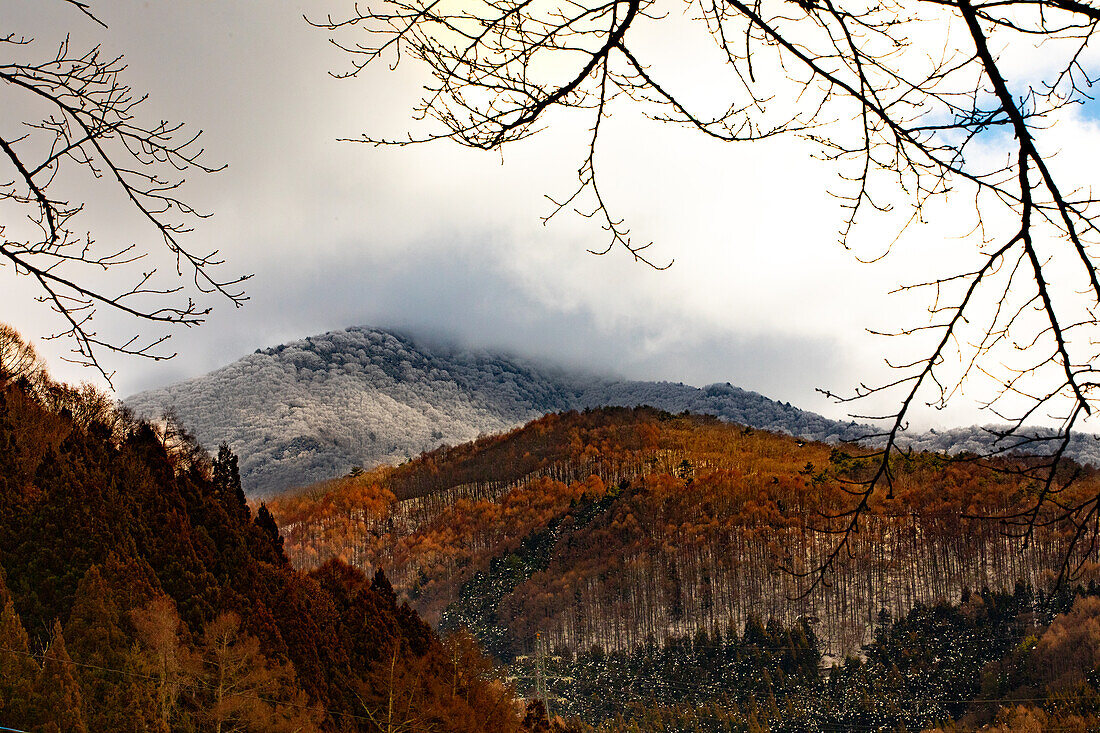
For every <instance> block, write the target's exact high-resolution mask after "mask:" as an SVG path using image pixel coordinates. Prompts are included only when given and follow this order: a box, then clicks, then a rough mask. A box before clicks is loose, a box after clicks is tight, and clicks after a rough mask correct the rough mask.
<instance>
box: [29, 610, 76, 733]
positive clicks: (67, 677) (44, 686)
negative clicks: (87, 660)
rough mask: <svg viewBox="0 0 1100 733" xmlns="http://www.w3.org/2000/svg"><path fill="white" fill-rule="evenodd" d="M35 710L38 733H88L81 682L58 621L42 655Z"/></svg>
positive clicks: (32, 714)
mask: <svg viewBox="0 0 1100 733" xmlns="http://www.w3.org/2000/svg"><path fill="white" fill-rule="evenodd" d="M32 708H33V710H32V712H31V717H32V718H34V719H35V720H36V721H37V724H36V725H35V726H34V729H33V730H34V731H35V733H87V732H88V726H87V724H86V722H85V719H84V702H83V698H82V696H81V694H80V682H79V681H78V680H77V675H76V672H75V665H74V664H73V660H72V658H71V657H70V656H69V651H68V649H66V648H65V637H64V635H63V633H62V631H61V623H60V622H58V621H54V624H53V629H52V631H51V634H50V644H49V646H48V647H46V652H45V653H44V654H43V659H42V669H41V670H40V671H39V674H38V679H37V680H36V681H35V696H34V703H33V705H32Z"/></svg>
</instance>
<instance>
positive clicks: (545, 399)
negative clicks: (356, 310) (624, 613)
mask: <svg viewBox="0 0 1100 733" xmlns="http://www.w3.org/2000/svg"><path fill="white" fill-rule="evenodd" d="M125 404H126V405H127V406H129V407H130V408H131V409H133V410H134V412H135V413H137V414H138V415H140V416H144V417H147V418H150V419H158V418H160V417H161V416H162V415H164V414H165V412H166V411H168V410H171V411H172V412H173V413H174V414H175V415H176V416H177V417H178V419H179V420H180V422H181V423H182V424H183V425H184V426H185V427H186V428H187V429H188V430H191V431H193V432H194V434H195V435H196V437H197V438H198V440H199V441H200V442H201V443H203V444H204V445H207V446H215V445H219V444H220V443H222V442H227V443H228V444H229V446H230V447H231V448H232V449H233V450H234V451H235V452H236V453H237V454H238V455H240V457H241V476H242V480H243V482H244V486H245V490H246V491H247V492H248V493H249V495H252V496H266V495H271V494H275V493H278V492H280V491H282V490H284V489H287V488H289V487H292V486H300V485H306V484H310V483H312V482H314V481H318V480H320V479H324V478H330V477H333V476H339V475H343V474H345V473H347V472H348V471H349V470H351V469H352V468H354V467H356V466H361V467H368V468H369V467H371V466H374V465H377V464H380V463H400V462H402V461H405V460H408V459H409V458H411V457H413V456H416V455H418V454H420V453H421V452H423V451H425V450H431V449H433V448H437V447H438V446H440V445H441V444H446V445H457V444H459V443H464V442H466V441H469V440H473V439H475V438H476V437H478V436H479V435H484V434H491V433H497V432H500V431H503V430H508V429H510V428H514V427H516V426H519V425H522V424H524V423H525V422H527V421H529V420H532V419H534V418H536V417H539V416H540V415H544V414H546V413H548V412H559V411H563V410H579V409H585V408H591V407H603V406H622V407H633V406H636V405H649V406H651V407H656V408H658V409H661V410H665V411H668V412H672V413H680V412H692V413H695V414H707V415H715V416H717V417H719V418H720V419H722V420H724V421H727V422H731V423H737V424H740V425H747V426H751V427H754V428H759V429H764V430H771V431H775V432H780V433H786V434H788V435H794V436H797V437H800V438H804V439H807V440H818V441H823V442H829V443H837V442H840V441H845V440H858V439H860V438H863V437H865V436H867V435H870V434H872V433H874V432H875V429H874V428H872V427H870V426H867V425H859V424H856V423H854V422H847V423H844V422H837V421H834V420H830V419H828V418H825V417H822V416H821V415H818V414H816V413H813V412H807V411H805V410H800V409H798V408H796V407H792V406H791V405H790V404H789V403H781V402H777V401H774V400H771V399H768V398H767V397H764V396H762V395H759V394H757V393H756V392H749V391H746V390H743V389H739V388H737V387H734V386H731V385H730V384H728V383H727V384H712V385H710V386H707V387H702V388H698V387H692V386H689V385H685V384H679V383H672V382H642V381H628V380H619V379H611V378H607V377H601V376H595V375H588V374H582V373H579V372H571V371H567V370H564V369H557V368H553V367H548V366H545V365H541V364H536V363H534V362H531V361H527V360H524V359H521V358H517V357H513V356H508V355H504V354H499V353H492V352H488V351H473V350H468V349H462V348H457V347H454V346H446V345H443V346H440V345H428V344H425V343H422V342H419V341H416V340H414V339H412V338H410V337H408V336H403V335H401V334H398V333H394V332H392V331H386V330H382V329H376V328H365V327H359V328H348V329H344V330H340V331H332V332H329V333H325V334H321V335H319V336H311V337H309V338H305V339H302V340H300V341H294V342H291V343H288V344H283V345H281V346H276V347H274V348H270V349H264V350H258V351H256V352H255V353H253V354H250V355H248V356H246V357H244V358H243V359H239V360H238V361H235V362H233V363H232V364H230V365H228V366H225V367H222V368H221V369H217V370H215V371H213V372H210V373H209V374H206V375H205V376H201V377H196V378H194V379H189V380H187V381H183V382H179V383H177V384H174V385H171V386H168V387H165V388H163V389H156V390H149V391H146V392H141V393H139V394H136V395H133V396H132V397H129V398H127V399H126V400H125ZM992 440H993V437H992V434H991V433H990V432H988V430H987V429H984V428H978V427H971V428H960V429H957V430H952V431H948V432H941V433H934V432H931V433H926V434H918V435H909V436H905V437H904V439H903V441H902V442H903V443H904V444H907V445H910V446H912V447H913V448H915V449H920V450H940V451H946V452H958V451H971V452H975V453H977V452H981V451H982V450H984V449H987V448H988V447H989V445H990V444H991V443H992ZM1068 454H1069V455H1070V456H1071V457H1074V458H1075V459H1076V460H1078V461H1080V462H1082V463H1092V464H1096V465H1100V442H1097V440H1096V438H1095V437H1094V436H1076V437H1075V439H1074V442H1073V444H1072V445H1071V448H1070V450H1069V452H1068Z"/></svg>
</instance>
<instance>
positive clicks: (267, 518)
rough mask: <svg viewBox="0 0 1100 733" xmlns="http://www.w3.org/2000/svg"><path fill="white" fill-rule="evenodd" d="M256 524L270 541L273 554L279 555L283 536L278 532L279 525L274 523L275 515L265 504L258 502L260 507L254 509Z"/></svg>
mask: <svg viewBox="0 0 1100 733" xmlns="http://www.w3.org/2000/svg"><path fill="white" fill-rule="evenodd" d="M253 521H255V522H256V526H257V527H259V528H260V529H261V530H263V533H264V536H265V537H266V538H267V539H268V540H270V541H271V546H272V547H273V548H274V549H275V554H276V555H280V554H281V553H282V550H283V536H282V535H281V534H279V525H277V524H276V523H275V517H273V516H272V515H271V511H270V510H269V509H268V508H267V504H264V503H263V502H260V508H259V509H258V510H257V511H256V519H255V520H253Z"/></svg>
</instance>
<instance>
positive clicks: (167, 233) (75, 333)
mask: <svg viewBox="0 0 1100 733" xmlns="http://www.w3.org/2000/svg"><path fill="white" fill-rule="evenodd" d="M55 1H56V2H62V3H67V4H69V5H71V6H73V7H74V8H75V9H76V10H77V11H79V12H80V13H82V14H83V15H84V16H86V18H85V19H84V22H89V23H90V22H96V23H99V22H100V21H99V20H98V19H97V18H96V16H94V15H93V14H92V10H91V8H90V7H89V5H88V4H87V3H84V2H79V1H78V0H55ZM40 47H41V44H40V43H36V42H35V41H34V40H33V39H31V38H28V37H26V36H23V35H20V34H19V33H18V32H17V31H14V30H11V29H10V28H5V29H3V30H0V54H2V55H0V95H2V96H0V100H2V101H0V109H2V110H3V113H2V114H0V266H3V265H7V266H10V267H13V268H14V270H15V272H16V273H18V274H20V275H24V276H26V277H28V278H29V279H30V280H31V281H33V282H34V287H35V289H36V290H37V292H38V297H39V300H40V301H42V302H44V303H47V304H48V305H49V306H50V307H52V309H53V310H54V311H55V312H56V313H57V315H58V316H59V317H60V318H61V319H62V322H63V323H64V326H63V327H62V328H61V329H60V330H59V332H58V333H56V334H55V335H54V337H55V338H56V337H68V338H70V339H72V342H73V344H74V347H73V350H72V353H73V357H72V360H73V361H75V362H77V363H80V364H85V365H88V366H92V367H95V368H96V369H98V370H99V371H100V372H101V373H103V376H104V377H105V378H107V379H108V380H109V379H110V375H109V374H107V372H106V371H105V370H104V367H103V366H102V364H101V361H100V359H99V354H100V353H102V352H103V351H104V350H108V351H115V352H121V353H124V354H131V355H137V356H143V357H148V358H152V359H158V360H159V359H165V358H169V357H170V356H171V354H169V353H166V352H164V351H162V350H160V348H159V347H160V346H161V345H162V344H163V342H164V341H165V340H166V339H167V338H168V336H167V335H161V336H153V337H145V336H141V335H138V336H134V337H133V338H129V339H126V338H122V339H117V338H112V337H105V336H99V335H97V333H96V331H95V330H94V328H93V323H92V321H93V316H94V315H95V314H96V312H97V311H98V310H99V309H101V308H102V309H107V310H111V311H115V312H117V313H119V314H122V315H124V316H127V317H131V318H133V319H136V320H137V321H139V322H143V323H146V324H149V323H153V324H160V325H170V324H175V325H184V326H193V325H197V324H199V323H202V322H203V320H204V318H205V316H206V314H207V313H209V311H210V308H209V307H206V306H202V305H200V304H198V303H197V302H196V301H195V300H194V299H193V297H189V296H188V295H187V292H185V291H190V290H191V287H190V286H188V287H184V286H183V285H180V284H179V282H180V280H184V279H188V280H191V281H193V287H194V291H192V292H195V291H197V292H198V293H201V294H209V293H217V294H220V295H222V296H225V297H227V298H229V300H230V301H231V302H233V303H234V304H235V305H238V306H239V305H241V304H242V303H243V302H244V300H245V297H244V295H243V293H242V292H241V291H240V290H239V289H238V286H239V285H240V283H241V282H242V281H243V280H245V279H246V277H230V278H219V277H218V275H217V274H216V273H215V270H216V267H217V265H219V264H221V262H222V261H221V259H220V258H219V256H218V253H217V252H209V253H205V254H203V253H198V252H196V251H193V250H191V249H189V248H187V247H185V246H183V244H182V243H181V236H182V235H184V234H185V233H187V232H188V231H190V228H189V225H188V220H192V219H194V218H196V217H203V216H205V214H203V213H201V212H199V211H196V210H195V209H194V208H192V207H191V206H190V205H189V204H187V203H186V202H185V201H183V200H182V199H180V198H179V197H178V191H179V189H180V186H181V185H182V184H183V180H184V179H183V175H184V174H185V173H187V172H191V171H199V172H213V171H216V170H219V169H220V167H218V166H211V165H209V164H207V163H205V162H203V157H202V154H203V150H202V148H201V147H199V144H198V137H199V133H189V132H187V131H186V130H184V128H183V125H182V124H178V123H171V122H165V121H160V120H143V119H142V117H141V113H142V110H141V109H140V107H141V105H142V102H143V101H144V100H145V97H144V96H142V95H141V94H139V93H136V92H134V90H132V89H131V88H130V87H129V86H128V85H127V84H126V83H125V82H124V81H123V75H124V72H125V68H126V67H125V64H124V63H123V58H122V57H121V56H113V55H109V54H107V53H105V52H104V51H103V50H102V49H101V48H99V47H98V46H96V47H94V48H90V49H86V50H78V49H74V48H73V47H72V46H71V45H70V43H69V39H68V37H66V38H65V40H63V41H62V42H60V43H59V44H58V45H57V46H56V47H54V48H53V49H52V52H50V53H45V52H44V51H43V50H41V49H40ZM119 201H121V202H123V203H122V204H121V206H122V207H124V208H125V211H124V212H120V210H119V208H118V204H117V202H119ZM86 210H87V211H88V212H89V213H92V212H94V214H95V215H96V216H101V217H106V216H119V215H120V214H127V215H129V216H132V217H134V218H136V220H137V221H138V222H139V224H140V225H141V226H143V227H145V229H146V230H147V231H148V233H149V234H148V235H147V236H148V237H149V239H150V240H151V241H148V242H145V241H140V242H137V243H133V242H131V243H120V242H102V243H101V242H99V241H97V240H96V239H95V237H94V235H93V233H92V232H91V231H88V229H87V228H84V227H85V226H86V225H85V224H84V218H83V217H82V216H81V215H82V214H84V213H85V211H86ZM160 245H163V247H164V248H165V250H164V251H165V252H166V253H167V255H168V256H169V257H170V258H171V259H172V260H174V267H175V273H174V275H171V276H168V277H167V278H165V277H161V276H159V275H158V272H157V267H156V265H152V264H146V261H148V260H154V259H155V257H153V256H152V255H153V254H154V251H155V250H157V248H158V247H159V246H160ZM115 273H119V274H122V273H125V277H124V278H123V281H124V283H123V284H122V285H119V284H118V282H119V278H117V277H115V276H114V275H115Z"/></svg>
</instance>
